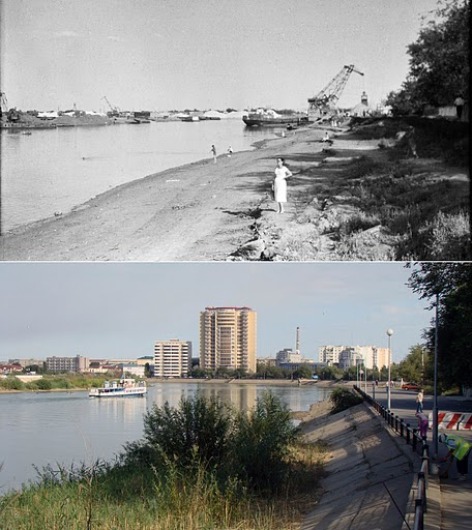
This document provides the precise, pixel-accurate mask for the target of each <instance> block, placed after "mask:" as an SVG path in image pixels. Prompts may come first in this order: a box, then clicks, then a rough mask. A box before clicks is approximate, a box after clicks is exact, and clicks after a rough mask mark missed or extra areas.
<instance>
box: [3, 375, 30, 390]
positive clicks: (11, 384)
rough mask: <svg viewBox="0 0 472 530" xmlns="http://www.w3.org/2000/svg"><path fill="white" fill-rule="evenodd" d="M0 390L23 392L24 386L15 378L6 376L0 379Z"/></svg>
mask: <svg viewBox="0 0 472 530" xmlns="http://www.w3.org/2000/svg"><path fill="white" fill-rule="evenodd" d="M0 388H4V389H5V390H24V388H25V384H24V383H23V381H20V380H19V379H18V378H16V377H15V376H8V377H5V378H2V379H0Z"/></svg>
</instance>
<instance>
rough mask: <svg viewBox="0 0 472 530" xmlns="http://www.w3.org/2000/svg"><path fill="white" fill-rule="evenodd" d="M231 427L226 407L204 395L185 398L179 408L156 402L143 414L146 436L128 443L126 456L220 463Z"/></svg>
mask: <svg viewBox="0 0 472 530" xmlns="http://www.w3.org/2000/svg"><path fill="white" fill-rule="evenodd" d="M229 428H230V417H229V414H228V410H227V408H226V407H225V406H224V405H223V404H221V403H220V402H218V401H217V400H215V399H211V400H207V399H205V398H204V397H202V396H196V397H195V398H194V399H185V398H183V399H182V400H181V401H180V404H179V406H178V407H177V408H172V407H171V406H170V405H169V404H168V403H166V404H165V405H164V406H163V407H161V408H159V407H157V406H156V405H154V407H153V408H152V409H151V410H150V411H149V412H147V413H146V414H145V415H144V439H143V440H142V441H141V442H137V443H133V444H129V445H127V446H126V447H125V449H126V452H127V457H128V458H130V457H131V458H132V459H133V460H136V459H137V460H138V461H139V459H140V458H144V459H145V460H146V461H149V460H151V461H154V462H155V463H158V462H159V460H161V459H162V458H164V460H167V461H175V462H178V463H179V465H180V466H182V467H185V466H188V465H189V464H192V463H193V462H195V461H196V460H199V461H200V462H202V463H203V464H208V463H211V464H215V463H218V462H219V461H220V460H221V458H222V457H223V455H224V451H225V448H226V442H227V437H228V433H229Z"/></svg>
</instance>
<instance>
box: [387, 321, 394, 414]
mask: <svg viewBox="0 0 472 530" xmlns="http://www.w3.org/2000/svg"><path fill="white" fill-rule="evenodd" d="M392 335H393V329H391V328H388V329H387V337H388V378H387V379H388V381H387V385H388V386H387V409H388V410H390V408H391V393H392V389H391V388H390V384H391V382H390V365H391V364H392V350H391V349H390V337H391V336H392Z"/></svg>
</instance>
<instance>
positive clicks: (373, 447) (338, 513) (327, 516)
mask: <svg viewBox="0 0 472 530" xmlns="http://www.w3.org/2000/svg"><path fill="white" fill-rule="evenodd" d="M318 412H319V413H320V412H321V413H322V414H321V415H319V416H318V417H317V418H315V419H313V420H310V421H307V422H304V423H302V424H301V427H302V430H303V434H304V437H305V439H306V441H308V442H311V443H316V442H320V441H321V442H323V443H326V444H327V450H328V458H327V462H326V467H325V469H326V472H327V477H326V478H324V479H323V481H322V489H323V494H322V496H321V499H320V501H319V503H318V504H317V505H316V506H315V507H314V509H313V510H312V511H310V513H308V514H307V515H306V517H305V518H304V521H303V523H302V526H301V528H302V530H312V529H316V530H334V529H337V530H339V529H347V528H349V529H350V530H366V529H369V530H375V529H377V530H379V529H382V530H399V529H403V528H408V527H410V528H412V527H413V514H414V493H415V491H414V490H415V471H418V469H419V466H420V462H419V457H418V456H417V455H416V454H415V453H413V452H412V451H411V448H409V447H408V448H404V447H402V444H401V441H398V440H397V439H396V438H395V437H394V436H392V435H391V434H390V433H389V432H388V431H387V430H386V429H385V427H384V426H383V425H382V423H381V418H380V417H379V416H378V415H377V414H376V413H375V412H374V411H373V410H371V409H370V408H369V407H368V406H367V405H365V404H361V405H358V406H356V407H353V408H351V409H348V410H346V411H344V412H341V413H339V414H336V415H333V416H329V415H328V414H327V409H326V408H325V410H324V413H323V410H322V409H321V408H320V409H319V410H318ZM405 521H406V523H405ZM407 525H409V526H407Z"/></svg>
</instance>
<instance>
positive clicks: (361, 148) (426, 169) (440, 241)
mask: <svg viewBox="0 0 472 530" xmlns="http://www.w3.org/2000/svg"><path fill="white" fill-rule="evenodd" d="M315 145H316V142H311V145H310V142H309V141H307V142H306V143H305V146H304V148H303V150H302V149H299V152H298V153H296V154H292V155H289V154H288V153H287V154H286V159H287V161H288V163H289V167H290V168H291V169H292V170H295V171H296V173H297V174H296V176H295V177H294V179H293V180H292V182H291V183H289V191H290V194H289V195H290V199H289V201H290V202H291V203H293V205H294V222H287V219H286V218H281V219H279V218H276V219H274V218H273V216H271V214H269V213H266V212H268V211H269V210H268V205H264V204H263V205H262V207H261V212H262V215H261V216H260V219H258V220H257V221H256V222H255V223H254V231H255V233H256V235H257V237H259V238H260V239H261V240H263V241H264V243H265V252H264V257H265V259H269V260H277V261H291V260H297V261H298V260H300V261H306V260H323V261H324V260H361V261H364V260H467V259H470V257H471V256H472V254H471V249H470V214H469V195H470V189H469V188H470V183H469V179H468V154H469V135H468V128H467V124H462V123H452V122H447V121H445V120H437V121H436V120H426V119H416V118H411V119H405V120H396V119H384V120H371V121H370V122H369V121H366V120H363V121H362V122H360V123H356V122H354V123H353V125H352V127H351V129H350V130H349V131H345V132H344V133H342V134H337V135H335V137H334V141H333V144H332V145H331V146H327V147H325V148H324V149H323V150H322V151H321V152H319V151H318V152H317V151H316V150H315V149H314V146H315ZM415 154H416V156H415ZM263 191H264V190H263V189H262V188H261V193H262V192H263ZM266 192H267V190H266ZM279 217H282V216H279Z"/></svg>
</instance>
